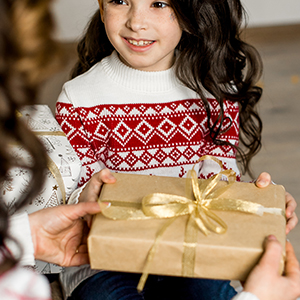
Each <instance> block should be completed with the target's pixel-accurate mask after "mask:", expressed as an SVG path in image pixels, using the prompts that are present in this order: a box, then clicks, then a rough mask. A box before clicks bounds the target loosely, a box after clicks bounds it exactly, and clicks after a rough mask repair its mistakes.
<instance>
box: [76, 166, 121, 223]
mask: <svg viewBox="0 0 300 300" xmlns="http://www.w3.org/2000/svg"><path fill="white" fill-rule="evenodd" d="M115 182H116V178H115V177H114V176H113V175H112V174H111V173H110V171H109V170H108V169H103V170H101V171H100V172H98V173H96V174H94V175H93V176H92V178H91V179H90V180H89V182H88V183H87V184H86V186H85V187H84V189H83V191H82V192H81V194H80V196H79V202H97V201H98V197H99V194H100V191H101V187H102V185H103V183H115ZM85 220H86V222H87V225H88V227H91V223H92V216H90V215H87V216H86V217H85Z"/></svg>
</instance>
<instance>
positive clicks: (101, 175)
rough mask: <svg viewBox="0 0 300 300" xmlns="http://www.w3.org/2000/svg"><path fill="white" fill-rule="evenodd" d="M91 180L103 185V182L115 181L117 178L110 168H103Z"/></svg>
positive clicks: (95, 183)
mask: <svg viewBox="0 0 300 300" xmlns="http://www.w3.org/2000/svg"><path fill="white" fill-rule="evenodd" d="M91 182H92V183H93V185H98V186H99V185H100V186H102V184H103V183H115V182H116V178H115V177H114V176H113V175H112V173H111V172H110V171H109V170H108V169H103V170H101V171H100V172H97V173H96V174H94V175H93V176H92V178H91Z"/></svg>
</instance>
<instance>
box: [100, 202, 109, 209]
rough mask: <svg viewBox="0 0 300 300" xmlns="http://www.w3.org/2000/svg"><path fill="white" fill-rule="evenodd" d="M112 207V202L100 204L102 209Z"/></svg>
mask: <svg viewBox="0 0 300 300" xmlns="http://www.w3.org/2000/svg"><path fill="white" fill-rule="evenodd" d="M110 206H111V203H110V202H100V207H101V208H102V209H106V208H109V207H110Z"/></svg>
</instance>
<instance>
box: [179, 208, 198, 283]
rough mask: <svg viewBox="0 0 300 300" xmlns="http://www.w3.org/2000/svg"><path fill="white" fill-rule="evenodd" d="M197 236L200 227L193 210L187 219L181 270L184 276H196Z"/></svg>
mask: <svg viewBox="0 0 300 300" xmlns="http://www.w3.org/2000/svg"><path fill="white" fill-rule="evenodd" d="M197 236H198V227H197V224H196V222H195V212H193V214H192V215H190V217H189V219H188V221H187V224H186V229H185V239H184V244H183V254H182V271H181V274H182V276H183V277H192V276H194V269H195V261H196V244H197Z"/></svg>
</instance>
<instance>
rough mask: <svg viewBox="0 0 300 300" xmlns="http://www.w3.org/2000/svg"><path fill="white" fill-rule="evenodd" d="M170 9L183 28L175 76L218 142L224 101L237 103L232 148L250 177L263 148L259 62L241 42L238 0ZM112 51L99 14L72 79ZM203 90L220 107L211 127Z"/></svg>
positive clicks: (186, 2)
mask: <svg viewBox="0 0 300 300" xmlns="http://www.w3.org/2000/svg"><path fill="white" fill-rule="evenodd" d="M170 5H171V7H172V8H173V10H174V13H175V14H176V16H177V19H178V22H179V25H180V26H181V28H182V30H183V34H182V37H181V40H180V42H179V44H178V45H177V51H176V60H175V70H176V75H177V77H178V78H179V80H181V81H182V83H183V84H184V85H186V86H187V87H188V88H190V89H192V90H193V91H195V92H196V93H197V94H198V95H199V97H200V99H201V101H203V103H204V105H205V108H206V112H207V116H208V123H207V126H208V128H209V130H210V136H211V138H212V140H213V141H214V143H216V144H221V145H222V144H226V143H225V142H224V141H222V140H220V139H219V138H218V137H219V136H220V134H221V133H222V132H221V128H222V123H223V121H224V112H223V102H224V100H225V99H226V100H229V101H232V102H237V103H238V104H239V111H240V114H239V118H240V145H239V147H235V146H234V147H235V148H236V150H237V154H238V155H237V160H238V162H239V163H240V166H241V167H242V173H247V172H248V173H249V174H250V175H252V172H251V169H250V160H251V159H252V157H253V156H254V155H255V154H256V153H257V152H258V151H259V150H260V148H261V132H262V121H261V119H260V117H259V115H258V113H257V109H256V106H257V105H256V104H257V103H258V101H259V100H260V98H261V94H262V89H261V88H260V87H258V86H256V84H257V82H258V80H259V78H260V76H261V74H262V62H261V58H260V55H259V53H258V52H257V51H256V49H255V48H254V47H252V46H251V45H249V44H247V43H246V42H244V41H242V39H241V33H242V31H241V27H242V21H243V19H244V16H245V12H244V9H243V7H242V4H241V2H240V0H172V1H171V3H170ZM113 50H114V48H113V46H112V45H111V43H110V42H109V40H108V38H107V36H106V33H105V27H104V25H103V23H102V21H101V16H100V11H99V10H97V11H96V13H95V14H94V16H93V17H92V19H91V20H90V23H89V24H88V26H87V29H86V32H85V34H84V36H83V37H82V39H81V40H80V41H79V44H78V47H77V51H78V56H79V58H78V61H77V63H76V65H75V67H74V69H73V71H72V74H71V77H72V78H74V77H76V76H78V75H80V74H82V73H84V72H86V71H87V70H89V69H90V68H91V67H92V66H93V65H94V64H96V63H97V62H99V61H100V60H101V59H102V58H104V57H105V56H108V55H110V54H111V53H112V51H113ZM207 92H209V93H210V94H211V95H213V96H214V97H215V98H216V100H217V101H218V102H219V104H220V115H219V118H218V119H217V121H216V122H215V123H214V124H212V125H211V113H210V106H209V103H208V100H207V98H206V96H205V95H206V94H207ZM232 146H233V145H232Z"/></svg>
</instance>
